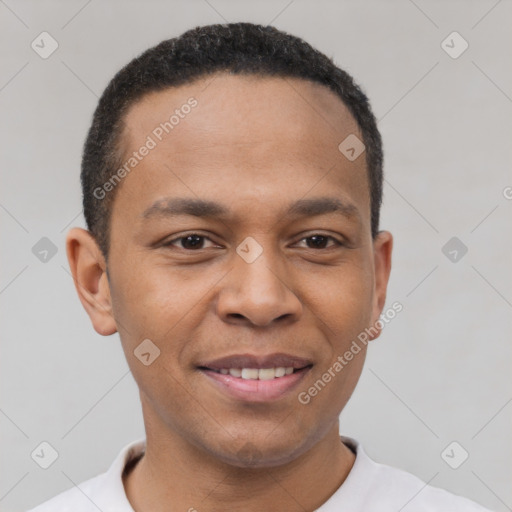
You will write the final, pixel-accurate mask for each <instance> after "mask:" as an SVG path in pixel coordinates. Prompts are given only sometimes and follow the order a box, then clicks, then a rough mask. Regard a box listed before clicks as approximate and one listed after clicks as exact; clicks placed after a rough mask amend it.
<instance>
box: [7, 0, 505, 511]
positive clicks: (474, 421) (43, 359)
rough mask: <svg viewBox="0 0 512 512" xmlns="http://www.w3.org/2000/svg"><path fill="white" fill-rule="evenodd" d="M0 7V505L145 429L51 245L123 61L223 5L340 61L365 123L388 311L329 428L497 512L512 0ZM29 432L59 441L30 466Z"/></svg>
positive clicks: (122, 365)
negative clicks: (397, 309)
mask: <svg viewBox="0 0 512 512" xmlns="http://www.w3.org/2000/svg"><path fill="white" fill-rule="evenodd" d="M0 16H1V27H0V37H1V41H0V48H1V49H2V50H1V51H2V69H1V73H2V75H1V79H0V88H1V89H0V108H1V119H2V127H1V141H2V145H3V149H2V152H1V157H0V159H1V161H0V164H1V165H0V169H1V179H2V187H1V194H0V222H1V229H2V242H3V243H2V254H1V267H0V268H1V274H0V307H1V314H2V322H1V334H2V358H1V391H2V392H1V402H0V429H1V434H2V435H1V460H2V465H1V469H0V508H1V510H2V511H21V510H25V509H27V508H29V507H32V506H34V505H36V504H37V503H40V502H42V501H43V500H46V499H48V498H50V497H52V496H54V495H55V494H56V493H57V492H60V491H62V490H65V489H67V488H69V487H71V486H72V485H73V484H77V483H79V482H81V481H83V480H85V479H87V478H90V477H92V476H95V475H97V474H99V473H100V472H103V471H105V470H106V469H107V468H108V466H109V465H110V463H111V462H112V461H113V459H114V457H115V456H116V455H117V453H118V451H119V450H120V449H121V447H123V446H124V445H125V444H127V443H128V442H130V441H132V440H134V439H137V438H141V437H143V435H144V429H143V423H142V415H141V412H140V405H139V399H138V393H137V387H136V385H135V383H134V381H133V379H132V377H131V374H130V373H129V372H128V367H127V364H126V362H125V360H124V356H123V353H122V351H121V347H120V342H119V338H118V335H117V334H116V335H114V336H111V337H108V338H105V337H101V336H100V335H98V334H96V332H95V331H94V330H93V329H92V326H91V325H90V323H89V319H88V317H87V316H86V314H85V312H84V311H83V309H82V307H81V305H80V303H79V300H78V298H77V296H76V294H75V290H74V287H73V283H72V279H71V277H70V274H69V267H68V263H67V260H66V255H65V245H64V241H65V235H66V232H67V230H68V228H69V227H70V226H72V225H76V226H83V225H84V224H83V218H82V215H81V202H80V201H81V195H80V194H81V193H80V188H79V166H80V156H81V150H82V144H83V141H84V137H85V134H86V130H87V128H88V125H89V122H90V118H91V115H92V112H93V109H94V107H95V105H96V102H97V97H98V96H99V95H100V94H101V91H102V90H103V88H104V87H105V86H106V84H107V82H108V80H109V79H110V78H111V77H112V75H113V74H114V72H115V71H117V70H118V69H119V68H120V67H121V66H122V65H123V64H125V63H126V62H127V61H129V60H130V59H131V58H133V57H134V56H135V55H137V54H139V53H140V52H141V51H142V50H144V49H146V48H148V47H150V46H152V45H154V44H156V43H157V42H159V41H160V40H162V39H167V38H169V37H173V36H176V35H178V34H180V33H181V32H183V31H184V30H186V29H189V28H191V27H193V26H196V25H201V24H209V23H218V22H223V21H224V20H226V21H229V22H231V21H252V22H258V23H263V24H267V23H273V24H275V25H276V26H277V27H278V28H281V29H284V30H286V31H289V32H291V33H293V34H296V35H299V36H301V37H303V38H305V39H306V40H307V41H308V42H310V43H311V44H313V45H314V46H316V47H317V48H319V49H320V50H321V51H323V52H325V53H326V54H327V55H329V56H332V57H334V59H335V61H336V62H337V63H338V64H339V65H340V66H342V67H344V68H345V69H346V70H347V71H349V72H350V73H352V74H353V75H354V76H355V78H356V80H357V81H358V82H359V83H360V84H362V86H363V88H364V90H365V91H366V92H367V93H368V95H369V97H370V99H371V101H372V105H373V108H374V111H375V114H376V116H377V118H378V119H379V127H380V129H381V131H382V134H383V138H384V144H385V150H386V167H385V169H386V184H385V193H384V206H383V213H382V226H381V227H382V228H383V229H388V230H390V231H391V232H392V233H393V234H394V236H395V249H394V260H393V271H392V276H391V282H390V286H389V295H388V306H390V305H391V304H392V303H393V302H394V301H395V300H398V301H400V302H401V303H402V304H403V306H404V310H403V311H402V312H401V313H400V314H399V315H398V316H397V317H396V318H395V319H394V320H393V321H392V322H391V323H390V324H389V325H388V326H387V327H386V329H385V332H384V333H383V335H382V337H381V338H380V339H379V340H377V341H375V342H373V343H372V344H371V345H370V348H369V353H368V359H367V363H366V367H365V370H364V372H363V375H362V378H361V380H360V382H359V384H358V387H357V389H356V391H355V393H354V395H353V397H352V400H351V402H350V403H349V405H348V406H347V408H346V409H345V410H344V412H343V414H342V417H341V432H342V433H343V434H345V435H349V436H353V437H356V438H357V439H359V440H360V441H361V442H362V443H363V446H364V447H365V449H366V451H367V453H368V454H369V455H370V456H371V457H372V458H373V459H375V460H377V461H379V462H382V463H386V464H389V465H393V466H397V467H400V468H403V469H405V470H407V471H409V472H412V473H414V474H416V475H417V476H419V477H420V478H422V479H423V480H424V481H426V482H430V484H432V485H435V486H439V487H443V488H445V489H448V490H450V491H451V492H454V493H456V494H462V495H464V496H467V497H469V498H471V499H473V500H476V501H478V502H480V503H481V504H483V505H485V506H487V507H489V508H491V509H493V510H496V511H506V510H512V508H511V507H512V488H511V486H510V478H511V473H512V471H511V469H512V468H511V464H512V449H511V448H512V446H511V445H512V443H511V436H510V424H511V421H510V420H511V415H512V403H511V401H512V387H511V377H510V374H511V371H510V361H511V359H510V358H511V344H510V332H511V308H512V275H511V271H510V254H511V249H512V247H511V245H512V243H511V238H510V233H511V231H512V230H511V228H512V215H511V213H512V201H511V200H510V199H507V197H506V196H508V197H511V196H512V189H507V188H506V187H510V186H512V176H511V173H510V164H511V161H512V155H511V151H512V144H511V142H510V141H511V140H512V137H511V136H512V99H511V96H512V68H511V66H510V48H511V47H512V32H511V31H510V26H511V22H512V4H511V1H510V0H502V1H496V0H481V1H467V0H464V1H432V0H415V1H414V2H413V1H411V0H396V1H378V2H377V1H376V2H372V1H359V2H356V1H337V2H335V1H315V2H312V1H310V2H307V1H301V0H295V1H291V2H290V0H279V1H273V2H270V1H265V2H262V1H260V2H243V1H242V2H241V1H238V2H235V1H229V0H209V1H208V2H207V1H203V0H195V1H188V2H185V1H166V2H156V1H152V2H151V1H146V2H140V1H139V2H134V1H132V2H129V1H103V2H100V1H99V0H93V1H89V2H87V1H85V0H80V1H68V2H56V1H44V2H42V1H37V2H36V1H15V0H5V1H0ZM43 31H47V32H49V33H50V34H51V36H52V37H53V38H55V40H56V41H57V42H58V44H59V47H58V49H57V50H56V51H55V53H53V54H52V55H51V56H50V57H49V58H47V59H42V58H41V57H40V56H39V55H38V54H37V53H36V52H35V51H33V49H32V48H31V42H32V41H33V40H34V39H36V38H37V37H38V36H39V34H40V33H41V32H43ZM453 31H457V32H459V33H460V34H461V36H462V37H463V38H464V39H465V40H466V41H467V42H468V43H469V48H468V49H467V50H466V51H465V52H464V53H463V54H462V55H460V56H459V57H458V58H456V59H454V58H452V57H450V56H449V55H448V54H447V53H446V52H445V50H444V49H443V47H442V46H441V43H442V41H443V40H445V38H446V37H447V36H448V35H449V34H450V33H452V32H453ZM36 41H37V39H36ZM448 44H449V45H451V46H454V49H455V50H457V49H459V48H461V46H460V40H459V41H454V42H451V40H450V39H449V40H448ZM507 190H508V191H510V192H511V193H507ZM454 236H455V237H457V238H458V239H459V240H460V241H461V242H462V243H463V244H464V245H465V246H467V248H468V252H467V254H465V255H464V256H463V257H462V258H461V257H460V254H461V253H460V252H459V253H458V256H457V257H458V261H456V262H453V261H451V260H450V259H449V258H448V257H446V256H445V254H444V253H443V252H442V248H443V246H444V245H445V244H446V242H447V241H448V240H449V239H451V238H452V237H454ZM42 237H48V238H49V239H50V240H51V241H52V242H53V243H54V244H55V246H56V248H57V253H56V254H55V255H54V256H53V257H51V258H50V255H49V256H48V261H46V262H42V261H40V259H39V258H38V257H36V255H35V254H34V253H33V251H32V248H33V246H34V245H35V244H36V243H37V242H38V241H39V240H40V239H41V238H42ZM445 252H447V251H445ZM50 254H51V253H50ZM42 441H47V442H49V443H50V444H51V445H52V446H54V447H55V449H56V450H57V451H58V454H59V457H58V459H57V460H56V462H55V463H54V464H53V465H52V466H50V467H49V468H48V469H46V470H44V469H42V468H40V467H39V466H38V465H37V464H36V463H35V462H34V461H33V460H32V458H31V456H30V454H31V452H32V451H33V450H34V449H35V448H36V447H37V446H38V445H39V444H40V443H41V442H42ZM452 441H457V442H458V443H459V444H460V445H461V446H462V447H463V448H464V449H465V450H466V451H467V452H468V453H469V458H468V459H467V460H466V461H465V462H464V463H463V464H462V465H461V466H460V467H459V468H458V469H452V468H451V467H449V466H448V465H447V463H446V462H445V460H443V458H442V457H441V453H442V452H443V450H444V449H445V448H446V447H447V446H448V445H449V444H450V443H451V442H452ZM454 453H455V455H454V457H452V460H453V459H457V457H460V454H459V452H457V451H455V452H454ZM450 454H451V453H450Z"/></svg>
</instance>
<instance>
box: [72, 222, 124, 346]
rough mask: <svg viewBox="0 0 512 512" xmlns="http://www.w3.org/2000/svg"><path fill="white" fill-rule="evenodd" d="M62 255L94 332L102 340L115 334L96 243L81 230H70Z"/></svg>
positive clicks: (107, 288) (106, 287) (99, 253)
mask: <svg viewBox="0 0 512 512" xmlns="http://www.w3.org/2000/svg"><path fill="white" fill-rule="evenodd" d="M66 252H67V257H68V262H69V266H70V269H71V274H72V275H73V281H74V283H75V288H76V291H77V293H78V297H79V299H80V302H81V303H82V305H83V307H84V309H85V310H86V312H87V314H88V315H89V318H90V319H91V322H92V324H93V327H94V329H95V331H96V332H97V333H98V334H101V335H103V336H109V335H111V334H114V333H115V332H117V326H116V323H115V320H114V316H113V313H112V300H111V295H110V285H109V282H108V279H107V272H106V263H105V258H104V257H103V254H102V253H101V250H100V249H99V247H98V244H97V243H96V240H95V239H94V237H93V236H92V235H91V233H90V232H89V231H87V230H85V229H82V228H72V229H71V230H70V231H69V232H68V234H67V237H66Z"/></svg>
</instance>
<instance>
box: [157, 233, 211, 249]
mask: <svg viewBox="0 0 512 512" xmlns="http://www.w3.org/2000/svg"><path fill="white" fill-rule="evenodd" d="M205 240H210V239H209V238H208V237H207V236H205V235H199V234H197V233H191V234H189V235H184V236H180V237H178V238H174V239H173V240H169V241H168V242H165V243H163V244H162V245H163V246H164V247H168V246H174V247H176V243H179V244H181V247H179V248H180V249H185V250H191V251H194V250H198V249H199V250H200V249H204V246H203V245H204V241H205ZM210 242H211V240H210Z"/></svg>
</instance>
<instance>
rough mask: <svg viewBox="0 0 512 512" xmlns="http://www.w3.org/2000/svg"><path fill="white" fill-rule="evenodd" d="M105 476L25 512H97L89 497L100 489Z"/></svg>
mask: <svg viewBox="0 0 512 512" xmlns="http://www.w3.org/2000/svg"><path fill="white" fill-rule="evenodd" d="M104 478H105V474H101V475H98V476H95V477H94V478H91V479H89V480H86V481H85V482H82V483H81V484H79V486H74V487H72V488H71V489H68V490H66V491H63V492H61V493H60V494H57V496H54V497H53V498H51V499H49V500H48V501H45V502H44V503H41V504H40V505H38V506H37V507H35V508H32V509H30V510H28V511H27V512H98V508H97V506H96V505H95V503H94V501H92V500H91V498H90V497H91V496H94V495H95V494H96V493H97V490H98V488H100V487H101V485H102V483H103V480H104Z"/></svg>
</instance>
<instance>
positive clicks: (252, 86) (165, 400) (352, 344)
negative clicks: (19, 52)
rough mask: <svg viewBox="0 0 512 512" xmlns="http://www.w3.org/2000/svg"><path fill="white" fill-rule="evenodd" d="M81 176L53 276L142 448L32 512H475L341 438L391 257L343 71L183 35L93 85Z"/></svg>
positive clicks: (294, 47) (209, 32)
mask: <svg viewBox="0 0 512 512" xmlns="http://www.w3.org/2000/svg"><path fill="white" fill-rule="evenodd" d="M81 178H82V187H83V194H84V195H83V200H84V215H85V219H86V222H87V227H88V230H83V229H80V228H74V229H72V230H71V231H70V232H69V234H68V237H67V254H68V259H69V263H70V267H71V271H72V273H73V277H74V280H75V285H76V289H77V292H78V295H79V297H80V300H81V302H82V304H83V306H84V308H85V309H86V311H87V313H88V315H89V316H90V319H91V322H92V324H93V326H94V329H95V330H96V331H97V332H98V333H100V334H102V335H104V336H108V335H111V334H114V333H115V332H119V335H120V339H121V343H122V346H123V350H124V353H125V355H126V358H127V361H128V364H129V366H130V369H131V371H132V373H133V376H134V378H135V380H136V382H137V384H138V386H139V390H140V399H141V404H142V410H143V416H144V422H145V428H146V439H145V440H140V441H137V442H134V443H132V444H130V445H129V446H126V447H125V448H124V449H123V450H122V451H121V453H120V454H119V456H118V457H117V459H116V460H115V461H114V463H113V464H112V466H111V467H110V469H109V470H108V471H107V472H106V473H105V474H102V475H100V476H97V477H95V478H92V479H91V480H88V481H87V482H85V483H83V484H81V486H80V489H77V488H72V489H70V490H68V491H66V492H64V493H62V494H60V495H59V496H57V497H55V498H53V499H52V500H50V501H49V502H46V503H45V504H43V505H40V506H39V507H36V508H35V509H33V510H34V511H37V512H43V511H50V510H51V511H52V512H55V511H58V510H70V511H71V510H72V511H74V512H79V511H84V512H85V511H89V510H90V511H92V510H98V509H99V510H102V511H103V512H107V511H111V510H112V511H113V510H116V511H119V512H121V511H123V512H125V511H132V510H134V511H136V512H147V511H151V512H160V511H166V512H169V511H180V510H182V511H187V510H188V511H194V510H197V511H199V512H201V511H210V512H213V511H225V510H229V511H242V510H243V511H244V512H251V511H262V510H263V511H274V510H275V511H278V510H279V511H282V510H285V511H313V510H320V511H322V512H327V511H335V510H336V511H338V510H339V511H341V510H347V511H350V512H358V511H363V510H364V511H370V510H378V511H388V510H389V511H398V510H401V511H404V512H407V511H412V510H415V511H419V510H421V511H434V510H435V511H441V510H442V511H447V510H449V511H451V512H455V511H465V512H469V511H483V510H485V509H483V508H482V507H481V506H479V505H477V504H476V503H473V502H471V501H469V500H467V499H465V498H462V497H460V496H455V495H453V494H450V493H448V492H446V491H444V490H441V489H437V488H435V487H432V486H429V485H426V484H425V483H424V482H422V481H421V480H419V479H418V478H416V477H415V476H413V475H411V474H408V473H406V472H404V471H401V470H398V469H394V468H391V467H389V466H384V465H381V464H377V463H375V462H373V461H372V460H371V459H370V458H369V457H368V456H367V455H366V454H365V452H364V450H363V448H362V446H361V445H360V443H358V442H357V441H356V440H355V439H352V438H349V437H346V436H341V437H340V435H339V415H340V413H341V411H342V410H343V408H344V406H345V405H346V403H347V402H348V400H349V398H350V396H351V394H352V392H353V390H354V388H355V386H356V384H357V381H358V379H359V376H360V374H361V371H362V368H363V363H364V359H365V355H366V348H367V343H368V342H369V341H370V340H372V339H375V338H376V337H377V336H378V335H379V333H380V329H381V328H382V325H383V322H382V320H381V315H383V314H384V305H385V300H386V288H387V283H388V278H389V274H390V269H391V252H392V236H391V234H390V233H389V232H387V231H379V209H380V204H381V199H382V180H383V177H382V145H381V138H380V135H379V132H378V130H377V126H376V121H375V118H374V116H373V114H372V112H371V109H370V105H369V103H368V100H367V98H366V96H365V95H364V94H363V92H362V91H361V90H360V89H359V87H358V86H357V85H356V84H354V82H353V80H352V78H351V77H350V76H349V75H348V74H347V73H345V72H344V71H342V70H341V69H339V68H337V67H336V66H335V65H334V64H333V62H332V61H331V60H329V59H328V58H327V57H326V56H324V55H322V54H320V53H319V52H317V51H316V50H314V49H313V48H311V47H310V46H309V45H308V44H307V43H305V42H304V41H302V40H300V39H298V38H295V37H292V36H290V35H287V34H285V33H283V32H280V31H278V30H276V29H274V28H272V27H262V26H256V25H252V24H247V23H239V24H230V25H213V26H207V27H200V28H197V29H194V30H191V31H188V32H186V33H185V34H183V35H182V36H181V37H178V38H176V39H171V40H169V41H164V42H162V43H161V44H159V45H158V46H156V47H155V48H152V49H150V50H148V51H147V52H145V53H144V54H143V55H141V56H140V57H138V58H136V59H134V60H133V61H132V62H130V63H129V64H128V65H127V66H126V67H125V68H123V69H122V70H121V71H120V72H119V73H118V74H117V75H116V76H115V77H114V78H113V80H112V81H111V82H110V84H109V85H108V87H107V89H106V90H105V92H104V93H103V95H102V97H101V99H100V102H99V105H98V107H97V109H96V112H95V115H94V119H93V123H92V126H91V128H90V131H89V135H88V137H87V141H86V144H85V148H84V154H83V163H82V174H81ZM393 310H395V314H396V311H398V310H399V308H398V309H397V308H395V307H394V306H393ZM384 316H385V314H384Z"/></svg>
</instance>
